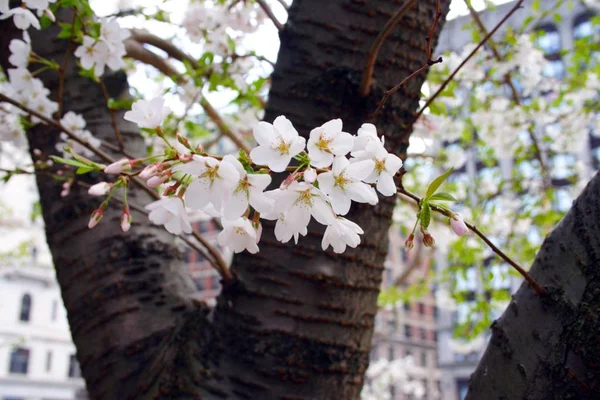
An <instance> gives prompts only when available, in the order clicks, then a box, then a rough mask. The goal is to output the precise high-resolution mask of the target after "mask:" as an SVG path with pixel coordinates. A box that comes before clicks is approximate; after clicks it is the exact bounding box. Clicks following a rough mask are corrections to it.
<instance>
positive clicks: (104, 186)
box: [88, 182, 112, 196]
mask: <svg viewBox="0 0 600 400" xmlns="http://www.w3.org/2000/svg"><path fill="white" fill-rule="evenodd" d="M110 188H112V184H110V183H108V182H98V183H96V184H95V185H92V186H90V188H89V189H88V194H89V195H91V196H104V195H105V194H106V193H108V191H109V190H110Z"/></svg>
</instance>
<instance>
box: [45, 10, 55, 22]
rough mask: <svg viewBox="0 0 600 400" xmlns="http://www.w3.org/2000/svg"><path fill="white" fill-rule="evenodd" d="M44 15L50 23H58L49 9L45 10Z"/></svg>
mask: <svg viewBox="0 0 600 400" xmlns="http://www.w3.org/2000/svg"><path fill="white" fill-rule="evenodd" d="M44 14H45V15H46V16H47V17H48V18H49V19H50V21H52V22H56V17H55V16H54V13H53V12H52V10H50V9H49V8H46V9H45V10H44Z"/></svg>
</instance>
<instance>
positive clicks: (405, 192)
mask: <svg viewBox="0 0 600 400" xmlns="http://www.w3.org/2000/svg"><path fill="white" fill-rule="evenodd" d="M398 193H399V194H403V195H405V196H407V197H409V198H410V199H412V200H413V201H414V202H415V203H417V204H421V198H419V196H417V195H415V194H413V193H411V192H409V191H408V190H406V189H404V187H403V186H402V185H400V186H399V187H398ZM431 209H432V210H434V211H435V212H438V213H440V214H442V215H445V216H446V217H448V218H452V212H451V211H449V210H446V209H443V208H440V207H437V206H434V205H431ZM465 225H467V228H469V229H470V230H471V231H472V232H473V233H475V234H476V235H477V236H479V237H480V238H481V240H483V241H484V242H485V244H487V245H488V247H489V248H490V249H491V250H492V251H493V252H494V253H496V254H497V255H499V256H500V258H502V259H503V260H504V261H506V262H507V263H508V264H510V265H511V266H512V267H513V268H514V269H515V270H517V272H519V274H521V276H523V278H525V280H526V281H527V282H528V283H529V284H530V285H531V286H532V287H533V289H534V290H535V292H536V293H537V294H545V293H546V290H545V289H544V288H543V287H542V286H541V285H540V284H539V283H538V282H537V281H536V280H535V279H533V277H532V276H531V275H529V273H528V272H527V271H525V269H523V267H521V266H520V265H519V264H517V262H515V261H514V260H513V259H511V258H510V257H509V256H507V255H506V254H505V253H504V252H503V251H502V250H500V249H499V248H498V247H496V245H494V243H492V242H491V241H490V239H488V238H487V236H485V235H484V234H483V233H482V232H481V231H480V230H479V229H477V227H476V226H475V225H471V224H469V223H468V222H466V221H465Z"/></svg>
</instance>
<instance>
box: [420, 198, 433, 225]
mask: <svg viewBox="0 0 600 400" xmlns="http://www.w3.org/2000/svg"><path fill="white" fill-rule="evenodd" d="M419 216H420V217H421V226H422V227H423V228H425V229H427V227H429V224H430V223H431V207H430V206H429V203H428V202H426V201H424V202H421V212H420V213H419Z"/></svg>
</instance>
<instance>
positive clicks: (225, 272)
mask: <svg viewBox="0 0 600 400" xmlns="http://www.w3.org/2000/svg"><path fill="white" fill-rule="evenodd" d="M1 101H4V102H7V103H9V104H12V105H13V106H15V107H18V108H20V109H21V110H23V111H25V112H27V113H28V114H29V115H32V116H34V117H37V118H38V119H40V120H41V121H43V122H45V123H46V124H48V125H51V126H53V127H54V128H56V129H58V130H60V131H62V132H64V133H65V134H66V135H67V136H68V137H69V138H71V139H73V140H74V141H76V142H77V143H79V144H81V145H82V146H84V147H86V148H88V149H89V150H90V151H92V152H93V153H94V154H95V155H96V156H98V157H99V158H100V159H102V160H103V161H104V162H107V163H113V162H115V160H114V159H113V158H112V157H111V156H110V155H108V154H107V153H105V152H104V151H102V150H100V149H98V148H96V147H93V146H90V144H89V143H87V142H85V141H83V140H81V139H80V138H79V137H77V135H75V134H74V133H73V132H71V131H70V130H69V129H67V128H65V127H64V126H63V125H62V124H61V123H60V122H58V121H55V120H52V119H50V118H48V117H46V116H44V115H42V114H40V113H39V112H37V111H35V110H32V109H30V108H28V107H26V106H24V105H23V104H21V103H19V102H17V101H15V100H13V99H11V98H10V97H8V96H6V95H4V94H3V93H0V102H1ZM131 181H132V182H134V183H135V184H136V185H137V186H138V187H140V188H141V189H142V190H144V191H145V192H146V193H148V194H149V195H150V196H151V197H152V198H153V199H155V200H158V199H160V198H161V197H160V195H159V194H158V193H157V192H155V191H154V190H152V189H151V188H149V187H148V186H147V185H145V184H144V182H143V181H142V180H141V179H139V178H138V177H135V176H133V177H131ZM193 235H194V237H195V238H196V239H197V240H198V241H199V242H200V243H202V244H203V245H204V246H205V247H206V249H207V250H208V252H209V253H210V254H212V255H213V257H214V260H215V262H211V264H212V265H213V267H214V268H215V269H216V270H217V271H218V272H219V273H220V274H221V277H222V278H223V279H224V280H230V279H232V278H233V276H232V275H231V272H230V271H229V269H228V268H227V264H226V263H225V260H223V257H222V256H221V255H220V254H219V252H218V251H217V250H216V249H215V248H214V246H212V245H211V244H210V243H208V242H207V241H206V240H205V239H204V238H202V237H201V235H200V234H199V233H197V232H193Z"/></svg>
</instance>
